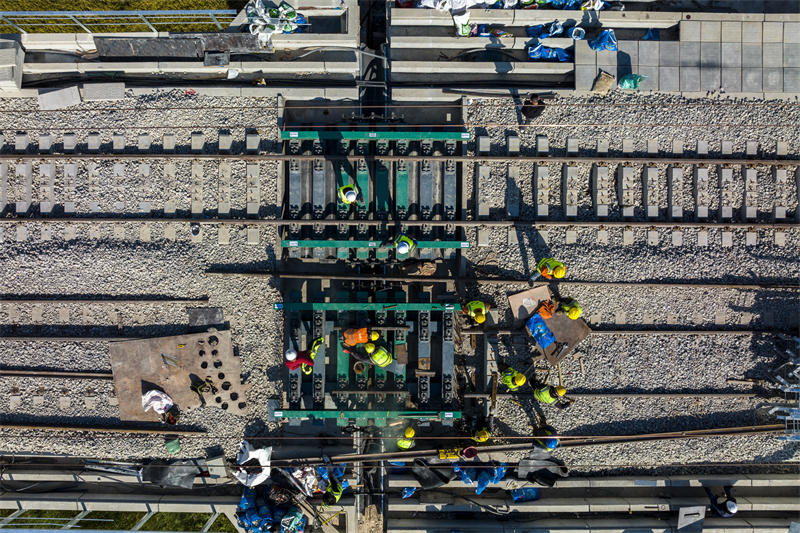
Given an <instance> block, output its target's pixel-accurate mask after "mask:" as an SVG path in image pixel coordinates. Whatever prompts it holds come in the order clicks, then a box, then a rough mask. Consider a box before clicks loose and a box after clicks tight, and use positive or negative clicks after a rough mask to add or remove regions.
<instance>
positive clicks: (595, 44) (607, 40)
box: [589, 30, 617, 52]
mask: <svg viewBox="0 0 800 533" xmlns="http://www.w3.org/2000/svg"><path fill="white" fill-rule="evenodd" d="M589 48H591V49H592V50H595V51H598V52H600V51H602V50H608V51H609V52H616V51H617V36H616V35H614V30H603V31H601V32H600V35H598V36H597V37H595V38H594V39H592V40H591V41H589Z"/></svg>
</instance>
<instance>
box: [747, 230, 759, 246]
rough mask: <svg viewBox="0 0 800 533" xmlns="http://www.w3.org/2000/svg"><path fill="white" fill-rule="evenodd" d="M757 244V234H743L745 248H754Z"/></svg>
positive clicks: (753, 232) (752, 232)
mask: <svg viewBox="0 0 800 533" xmlns="http://www.w3.org/2000/svg"><path fill="white" fill-rule="evenodd" d="M757 244H758V233H756V232H755V231H748V232H746V233H745V234H744V245H745V246H756V245H757Z"/></svg>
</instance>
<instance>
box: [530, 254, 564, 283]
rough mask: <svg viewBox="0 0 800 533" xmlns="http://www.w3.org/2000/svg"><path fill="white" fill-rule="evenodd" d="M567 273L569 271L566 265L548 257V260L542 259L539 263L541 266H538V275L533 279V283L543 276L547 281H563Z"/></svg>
mask: <svg viewBox="0 0 800 533" xmlns="http://www.w3.org/2000/svg"><path fill="white" fill-rule="evenodd" d="M566 273H567V269H566V268H565V267H564V263H562V262H561V261H556V260H555V259H554V258H552V257H548V258H546V259H542V260H541V261H539V264H538V265H536V274H534V275H533V276H532V277H531V281H535V280H536V279H538V278H539V276H542V277H543V278H545V279H553V278H556V279H561V278H563V277H564V276H565V275H566Z"/></svg>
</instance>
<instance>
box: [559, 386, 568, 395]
mask: <svg viewBox="0 0 800 533" xmlns="http://www.w3.org/2000/svg"><path fill="white" fill-rule="evenodd" d="M566 393H567V389H565V388H564V387H556V394H558V395H559V396H564V395H565V394H566Z"/></svg>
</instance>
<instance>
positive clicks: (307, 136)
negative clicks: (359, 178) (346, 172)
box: [281, 129, 471, 141]
mask: <svg viewBox="0 0 800 533" xmlns="http://www.w3.org/2000/svg"><path fill="white" fill-rule="evenodd" d="M423 139H425V140H432V141H468V140H470V139H471V134H470V133H469V132H465V131H356V130H336V129H329V130H282V131H281V140H282V141H293V140H299V141H306V140H308V141H329V140H330V141H338V140H343V141H377V140H384V141H421V140H423Z"/></svg>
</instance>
